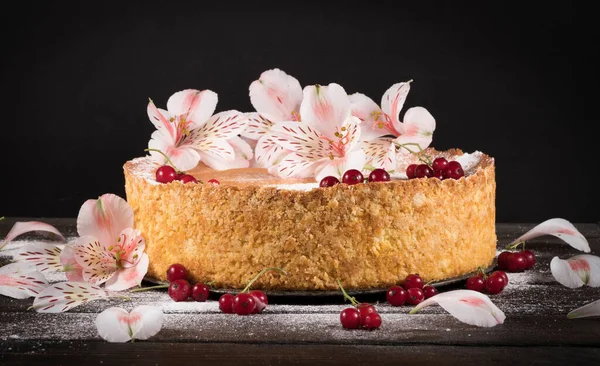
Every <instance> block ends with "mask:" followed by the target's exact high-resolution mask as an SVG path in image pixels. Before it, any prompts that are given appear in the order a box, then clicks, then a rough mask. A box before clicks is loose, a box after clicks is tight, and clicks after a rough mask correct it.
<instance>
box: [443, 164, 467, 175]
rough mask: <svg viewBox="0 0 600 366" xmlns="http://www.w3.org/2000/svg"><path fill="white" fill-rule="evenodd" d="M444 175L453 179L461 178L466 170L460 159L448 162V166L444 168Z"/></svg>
mask: <svg viewBox="0 0 600 366" xmlns="http://www.w3.org/2000/svg"><path fill="white" fill-rule="evenodd" d="M444 176H445V177H446V178H451V179H460V178H461V177H464V176H465V172H464V170H463V168H462V165H460V163H459V162H458V161H454V160H453V161H450V162H448V166H447V167H446V169H445V170H444Z"/></svg>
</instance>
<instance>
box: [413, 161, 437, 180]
mask: <svg viewBox="0 0 600 366" xmlns="http://www.w3.org/2000/svg"><path fill="white" fill-rule="evenodd" d="M415 177H416V178H431V177H433V169H431V168H430V167H429V165H427V164H420V165H419V166H417V169H415Z"/></svg>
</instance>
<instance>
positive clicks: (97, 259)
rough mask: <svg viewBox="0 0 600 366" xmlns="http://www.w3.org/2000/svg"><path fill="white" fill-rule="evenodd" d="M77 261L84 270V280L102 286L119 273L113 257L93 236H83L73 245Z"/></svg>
mask: <svg viewBox="0 0 600 366" xmlns="http://www.w3.org/2000/svg"><path fill="white" fill-rule="evenodd" d="M73 251H74V252H75V261H76V262H77V264H79V265H80V266H81V267H82V268H83V279H84V280H85V282H89V283H91V284H94V285H100V284H102V283H104V282H106V281H107V280H108V279H109V278H111V277H112V276H113V275H114V274H115V272H116V271H117V269H118V268H117V262H116V260H115V258H114V257H113V255H112V254H111V253H110V252H109V251H108V249H107V248H106V247H104V246H103V245H102V244H100V242H99V241H98V239H96V238H95V237H93V236H82V237H80V238H79V239H77V240H76V242H75V244H73Z"/></svg>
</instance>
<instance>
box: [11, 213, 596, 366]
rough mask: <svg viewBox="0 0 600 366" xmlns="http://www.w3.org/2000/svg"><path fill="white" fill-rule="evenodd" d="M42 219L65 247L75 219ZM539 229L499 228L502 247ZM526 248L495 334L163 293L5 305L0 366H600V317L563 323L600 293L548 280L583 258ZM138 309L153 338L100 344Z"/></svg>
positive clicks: (330, 303)
mask: <svg viewBox="0 0 600 366" xmlns="http://www.w3.org/2000/svg"><path fill="white" fill-rule="evenodd" d="M15 220H21V221H26V220H30V219H22V218H20V219H7V220H5V221H3V222H0V237H4V236H5V235H6V233H7V232H8V230H9V229H10V227H11V226H12V224H13V223H14V221H15ZM38 220H41V221H45V222H48V223H51V224H53V225H55V226H57V227H58V228H59V230H61V232H62V233H63V234H65V236H67V237H73V236H75V235H76V231H75V226H74V220H73V219H38ZM532 226H533V224H498V225H497V232H498V239H499V243H498V247H499V248H500V247H503V246H504V245H505V244H506V243H508V242H509V241H510V240H511V239H514V238H516V237H517V236H518V235H519V234H520V233H523V232H524V231H526V230H527V229H529V228H530V227H532ZM576 226H577V228H578V229H579V230H580V231H581V232H582V233H583V234H584V235H585V236H586V237H587V238H588V240H589V242H590V246H591V248H592V254H597V253H600V227H599V226H598V225H597V224H578V225H576ZM28 238H31V237H27V236H25V238H24V239H25V240H28ZM19 245H23V240H21V241H19V240H17V241H16V242H15V243H14V244H12V245H11V246H10V247H9V248H8V250H7V251H4V252H0V256H4V257H0V260H3V261H4V262H6V261H7V259H9V258H7V257H6V256H7V255H10V253H14V250H15V249H14V248H15V247H17V246H19ZM528 248H530V249H532V250H534V251H535V252H536V253H537V259H538V264H537V265H536V267H535V269H534V270H532V271H529V272H525V273H518V274H509V278H510V284H509V286H508V287H507V288H506V289H505V290H504V292H502V293H501V294H499V295H493V296H491V299H492V301H494V303H496V305H498V307H499V308H500V309H502V310H503V311H504V312H505V314H506V317H507V318H506V321H505V323H504V324H502V325H498V326H496V327H493V328H478V327H474V326H470V325H466V324H463V323H460V322H459V321H457V320H456V319H454V318H453V317H451V316H450V315H448V314H447V313H445V312H444V311H443V310H442V309H441V308H440V307H438V306H434V307H429V308H426V309H423V310H422V311H421V312H420V313H418V314H414V315H410V314H408V312H409V310H410V309H411V307H409V306H403V307H397V308H394V307H390V306H388V305H387V304H386V303H385V296H384V295H383V293H381V294H375V295H368V296H357V297H358V299H359V301H368V302H379V303H378V304H377V308H378V310H379V312H380V314H381V316H382V319H383V324H382V327H381V329H379V330H376V331H360V330H355V331H346V330H343V329H342V328H341V325H340V323H339V313H340V311H341V310H342V309H343V308H344V307H346V306H347V304H344V302H343V299H342V296H341V295H340V296H329V297H318V296H312V297H306V296H305V297H294V296H282V297H274V296H271V297H270V302H271V304H269V306H268V307H267V310H266V312H265V313H264V314H261V315H256V316H251V317H241V316H236V315H228V314H222V313H220V312H219V310H218V306H217V302H216V301H214V300H215V299H216V298H217V296H218V295H214V296H213V297H212V298H211V300H210V301H208V302H205V303H194V302H187V303H175V302H173V301H171V300H170V299H169V298H168V295H167V294H166V292H165V291H164V290H162V291H150V292H146V293H137V294H135V295H133V296H132V299H131V301H123V300H108V301H96V302H92V303H89V304H86V305H84V306H81V307H78V308H75V309H73V310H71V311H70V312H67V313H63V314H38V313H36V312H33V311H27V310H26V309H27V307H28V306H29V305H31V302H32V300H31V299H28V300H14V299H10V298H7V297H3V296H0V339H1V343H0V364H2V365H11V364H24V365H25V364H26V365H60V364H65V365H66V364H79V365H111V364H129V365H146V364H148V365H179V364H200V365H207V364H219V365H243V364H250V365H258V364H268V365H297V364H323V365H344V364H354V365H359V364H370V365H379V364H394V365H399V364H414V363H420V364H432V365H433V364H435V365H440V364H444V365H445V364H460V365H467V364H508V363H511V364H556V365H563V364H567V363H570V362H574V363H575V364H598V363H599V362H600V317H595V318H583V319H574V320H569V319H567V317H566V314H567V313H568V312H569V311H570V310H572V309H575V308H577V307H579V306H581V305H584V304H586V303H588V302H591V301H595V300H598V299H600V289H599V288H590V287H583V288H579V289H575V290H572V289H568V288H565V287H563V286H561V285H560V284H558V283H557V282H555V281H554V278H553V277H552V274H551V273H550V269H549V262H550V260H551V259H552V257H554V256H557V255H558V256H560V257H561V258H566V257H569V256H571V255H575V254H578V253H579V252H577V251H576V250H574V249H572V248H571V247H569V246H568V245H566V244H562V242H561V241H560V240H558V239H556V238H554V237H550V236H545V237H542V238H539V239H538V240H534V241H532V242H531V243H529V244H528ZM55 277H56V276H55ZM53 278H54V277H53ZM51 279H52V278H51ZM54 279H55V280H56V278H54ZM144 285H147V284H144ZM463 285H464V284H463V283H459V284H454V285H450V286H446V287H443V288H440V290H442V291H445V290H450V289H453V288H460V287H462V286H463ZM141 304H151V305H157V306H160V307H162V309H163V312H164V313H165V322H164V325H163V328H162V330H161V331H160V332H159V333H158V334H157V335H156V336H154V337H153V338H151V339H149V340H146V341H136V342H135V343H126V344H114V343H107V342H105V341H103V340H102V339H101V338H100V337H99V336H98V334H97V332H96V327H95V325H94V321H95V318H96V316H97V314H98V313H99V312H100V311H102V310H104V309H106V308H108V307H110V306H121V307H123V308H125V309H128V310H131V309H132V308H133V307H135V306H137V305H141Z"/></svg>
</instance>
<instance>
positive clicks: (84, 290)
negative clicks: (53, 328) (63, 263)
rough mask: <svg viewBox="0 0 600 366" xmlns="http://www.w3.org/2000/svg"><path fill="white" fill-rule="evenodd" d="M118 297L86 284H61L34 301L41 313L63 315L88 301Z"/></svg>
mask: <svg viewBox="0 0 600 366" xmlns="http://www.w3.org/2000/svg"><path fill="white" fill-rule="evenodd" d="M111 296H116V295H114V294H112V293H110V292H108V291H106V290H104V289H102V288H100V287H98V286H94V285H90V284H89V283H85V282H60V283H57V284H54V285H52V286H49V287H47V288H46V289H45V290H44V291H43V292H42V293H40V294H39V295H37V296H36V298H35V300H33V306H32V308H34V309H35V310H36V311H37V312H39V313H62V312H65V311H67V310H70V309H72V308H74V307H76V306H79V305H81V304H84V303H86V302H88V301H92V300H98V299H107V298H108V297H111Z"/></svg>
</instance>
